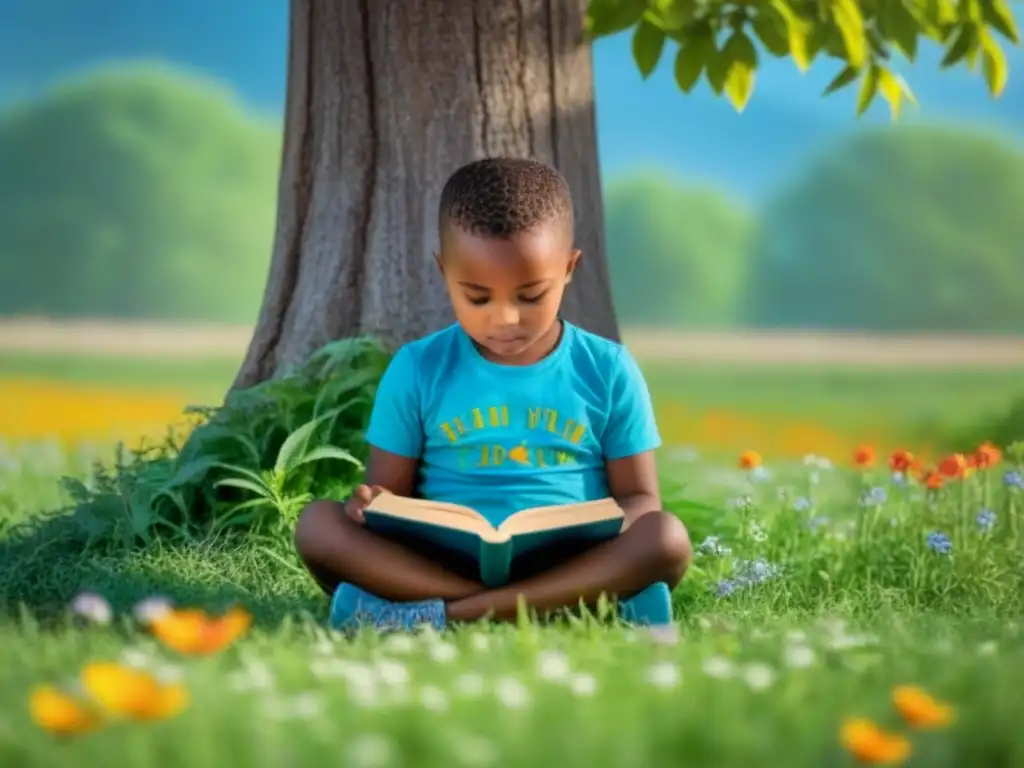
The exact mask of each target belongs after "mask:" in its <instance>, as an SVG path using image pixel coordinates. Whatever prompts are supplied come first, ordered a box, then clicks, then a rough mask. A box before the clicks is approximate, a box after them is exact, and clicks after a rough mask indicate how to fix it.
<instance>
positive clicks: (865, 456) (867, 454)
mask: <svg viewBox="0 0 1024 768" xmlns="http://www.w3.org/2000/svg"><path fill="white" fill-rule="evenodd" d="M876 459H877V453H876V451H875V446H873V445H861V446H858V447H857V449H856V450H855V451H854V452H853V464H854V466H856V467H861V468H867V467H872V466H874V464H875V460H876Z"/></svg>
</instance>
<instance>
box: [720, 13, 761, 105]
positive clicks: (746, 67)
mask: <svg viewBox="0 0 1024 768" xmlns="http://www.w3.org/2000/svg"><path fill="white" fill-rule="evenodd" d="M721 55H722V58H723V59H724V60H725V62H726V70H725V78H724V82H723V89H724V91H725V95H726V97H727V98H728V99H729V101H730V102H731V103H732V105H733V107H734V108H735V109H736V111H737V112H742V111H743V110H744V108H746V106H747V103H748V102H749V101H750V96H751V94H753V92H754V83H755V81H756V79H757V50H756V49H755V48H754V43H753V41H752V40H751V39H750V38H749V37H747V35H746V34H744V33H743V32H741V31H736V32H733V34H732V35H731V36H730V37H729V39H728V40H726V42H725V45H724V46H723V47H722V54H721Z"/></svg>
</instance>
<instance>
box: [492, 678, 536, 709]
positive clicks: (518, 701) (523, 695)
mask: <svg viewBox="0 0 1024 768" xmlns="http://www.w3.org/2000/svg"><path fill="white" fill-rule="evenodd" d="M494 695H495V696H497V697H498V701H500V702H501V703H502V705H503V706H505V707H508V708H509V709H522V708H523V707H525V706H527V705H528V704H529V703H530V691H529V690H528V689H527V687H526V686H525V685H523V684H522V683H521V682H519V681H518V680H517V679H516V678H514V677H503V678H500V679H499V680H498V681H497V682H496V683H495V684H494Z"/></svg>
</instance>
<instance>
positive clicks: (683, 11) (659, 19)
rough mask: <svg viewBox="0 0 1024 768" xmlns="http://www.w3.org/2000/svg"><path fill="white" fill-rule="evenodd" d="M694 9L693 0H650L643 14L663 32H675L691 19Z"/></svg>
mask: <svg viewBox="0 0 1024 768" xmlns="http://www.w3.org/2000/svg"><path fill="white" fill-rule="evenodd" d="M695 10H696V3H695V2H694V0H650V2H649V3H648V9H647V13H646V14H644V16H645V18H648V19H650V20H651V23H652V24H654V25H656V26H657V27H659V28H660V29H663V30H665V32H676V31H678V30H681V29H682V28H683V27H685V26H686V24H687V23H689V22H690V21H692V20H693V13H694V11H695Z"/></svg>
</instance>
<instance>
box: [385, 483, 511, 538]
mask: <svg viewBox="0 0 1024 768" xmlns="http://www.w3.org/2000/svg"><path fill="white" fill-rule="evenodd" d="M367 510H368V511H371V512H380V513H382V514H386V515H393V516H394V517H401V518H405V519H407V520H419V521H422V522H425V523H431V524H433V525H440V526H442V527H446V528H457V529H460V530H467V531H473V532H481V531H490V532H492V533H493V532H494V530H495V528H494V526H493V525H491V524H490V523H489V522H488V521H487V519H486V518H485V517H484V516H483V515H481V514H480V513H479V512H477V511H476V510H475V509H471V508H470V507H465V506H463V505H461V504H451V503H448V502H444V501H430V500H428V499H413V498H410V497H408V496H398V495H396V494H393V493H391V492H390V491H384V492H382V493H381V494H379V495H378V496H377V498H375V499H374V500H373V501H372V502H371V503H370V506H369V507H367Z"/></svg>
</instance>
